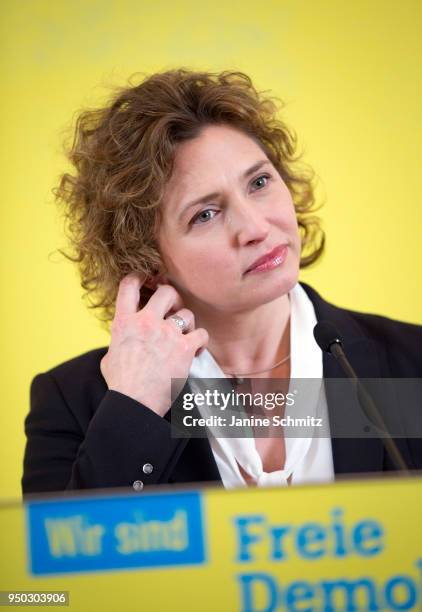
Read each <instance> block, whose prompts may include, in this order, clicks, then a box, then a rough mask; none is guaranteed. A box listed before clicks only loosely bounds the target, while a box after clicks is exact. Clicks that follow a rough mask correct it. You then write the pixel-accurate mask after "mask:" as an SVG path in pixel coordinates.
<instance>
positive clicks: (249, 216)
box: [230, 202, 270, 246]
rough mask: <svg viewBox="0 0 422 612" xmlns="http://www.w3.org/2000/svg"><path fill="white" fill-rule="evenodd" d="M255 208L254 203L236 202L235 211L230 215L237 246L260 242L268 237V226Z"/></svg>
mask: <svg viewBox="0 0 422 612" xmlns="http://www.w3.org/2000/svg"><path fill="white" fill-rule="evenodd" d="M257 206H259V205H258V204H256V203H244V202H243V203H240V202H238V205H237V206H236V210H233V212H232V213H231V215H230V216H231V226H232V231H233V234H234V236H235V238H236V240H237V242H238V244H239V246H244V245H246V244H249V243H251V242H261V241H262V240H265V239H266V238H267V236H268V233H269V231H270V224H269V223H268V221H267V219H266V218H265V216H264V214H263V212H262V211H259V210H257Z"/></svg>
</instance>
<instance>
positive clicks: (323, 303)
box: [300, 282, 422, 338]
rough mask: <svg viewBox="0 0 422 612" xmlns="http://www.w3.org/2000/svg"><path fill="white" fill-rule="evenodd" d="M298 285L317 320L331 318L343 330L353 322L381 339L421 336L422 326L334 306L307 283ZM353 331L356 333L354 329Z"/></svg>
mask: <svg viewBox="0 0 422 612" xmlns="http://www.w3.org/2000/svg"><path fill="white" fill-rule="evenodd" d="M300 284H301V286H302V287H303V289H305V291H306V293H307V295H308V297H309V298H310V300H311V302H312V303H313V306H314V308H315V313H316V315H317V319H318V320H322V319H324V318H325V317H326V318H328V319H330V317H331V318H334V319H335V320H336V321H337V322H343V327H345V328H347V325H348V324H349V325H350V326H352V322H354V323H355V324H357V325H358V326H359V327H360V328H361V329H365V330H366V331H367V332H371V334H374V335H377V334H381V335H382V336H383V337H384V334H385V333H388V334H392V335H393V336H394V335H396V336H401V335H402V334H405V335H406V336H408V337H409V338H412V337H414V336H415V335H416V336H418V337H421V336H422V325H418V324H416V323H408V322H405V321H400V320H398V319H392V318H390V317H386V316H383V315H378V314H375V313H369V312H361V311H357V310H353V309H350V308H342V307H340V306H336V305H335V304H333V303H331V302H328V301H327V300H325V299H324V298H322V297H321V295H320V294H319V293H318V292H317V291H316V290H315V289H314V288H313V287H311V286H310V285H308V284H307V283H303V282H301V283H300ZM351 329H353V327H351ZM355 330H356V331H357V328H356V327H355ZM347 331H348V332H350V330H349V329H347Z"/></svg>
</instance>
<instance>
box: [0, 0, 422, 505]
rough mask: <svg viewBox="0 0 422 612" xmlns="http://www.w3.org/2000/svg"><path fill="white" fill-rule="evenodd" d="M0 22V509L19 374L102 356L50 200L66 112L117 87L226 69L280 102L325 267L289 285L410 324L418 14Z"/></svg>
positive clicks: (17, 5)
mask: <svg viewBox="0 0 422 612" xmlns="http://www.w3.org/2000/svg"><path fill="white" fill-rule="evenodd" d="M0 17H1V19H0V22H1V26H0V28H1V29H0V47H1V48H0V51H1V53H0V58H1V62H2V88H3V91H2V97H1V115H0V116H1V130H2V141H1V143H2V158H1V169H2V200H1V219H0V221H1V224H0V227H1V230H0V231H1V236H0V238H1V240H0V249H1V264H2V268H1V288H2V299H1V309H2V310H1V321H2V329H1V334H2V351H1V359H2V362H1V381H0V383H1V397H2V405H1V415H2V416H1V423H0V425H1V431H2V443H1V445H0V452H1V454H0V464H1V466H2V469H1V482H0V495H1V496H7V497H14V496H17V495H19V493H20V483H19V479H20V476H21V460H22V454H23V447H24V436H23V431H22V428H23V419H24V416H25V414H26V412H27V409H28V389H29V383H30V380H31V379H32V377H33V376H34V374H35V373H37V372H39V371H43V370H46V369H48V368H50V367H52V366H53V365H55V364H57V363H58V362H60V361H64V360H66V359H68V358H70V357H72V356H74V355H77V354H79V353H81V352H84V351H86V350H89V349H91V348H94V347H97V346H101V345H105V344H106V343H107V335H106V333H105V332H104V331H102V330H101V328H100V326H99V324H98V322H97V320H96V319H95V317H94V316H93V315H92V314H91V313H90V312H89V311H87V310H86V308H85V306H84V305H83V303H82V301H81V289H80V287H79V283H78V278H77V276H76V272H75V270H74V269H73V268H72V266H71V264H70V263H67V262H65V261H63V260H62V258H61V257H60V256H59V255H57V254H54V253H55V250H56V249H57V248H58V247H61V246H63V245H64V238H63V235H62V229H61V222H60V219H59V217H58V214H57V212H56V210H55V207H54V204H53V200H52V196H51V189H52V187H53V186H54V185H55V184H56V183H57V178H58V176H59V174H60V173H61V172H62V171H63V170H64V168H65V163H64V159H63V156H62V151H61V141H62V135H63V130H64V129H65V127H66V126H67V125H68V124H69V122H70V120H71V118H72V116H73V115H74V113H75V111H76V110H77V109H78V108H80V107H82V106H87V105H94V104H98V103H101V102H102V101H104V100H105V99H106V97H107V92H108V90H107V88H106V87H105V86H109V85H113V84H117V85H120V84H123V83H124V82H125V81H126V79H127V77H128V76H129V75H130V74H132V73H133V72H137V71H144V72H153V71H156V70H162V69H166V68H172V67H178V66H185V67H191V68H198V69H212V70H220V69H227V68H234V69H240V70H243V71H245V72H247V73H249V74H250V75H251V76H252V78H253V80H254V81H255V83H256V85H257V86H258V87H259V88H261V89H271V90H272V91H273V93H274V94H275V95H278V96H280V97H281V98H283V99H284V100H285V101H286V102H287V103H288V106H287V108H286V110H285V115H284V116H285V118H286V120H287V122H288V123H290V124H291V125H292V126H293V127H294V128H295V129H296V131H297V132H298V135H299V139H300V143H301V145H302V147H303V149H304V151H305V157H304V159H305V161H306V162H308V163H309V164H310V165H311V166H313V167H314V168H315V170H316V172H317V174H318V176H319V177H320V186H319V191H318V193H319V196H320V199H324V200H325V201H326V205H325V207H324V208H323V209H322V211H321V214H322V216H323V219H324V222H325V229H326V231H327V235H328V243H327V251H326V255H325V256H324V258H323V260H322V261H321V263H320V264H318V265H317V266H316V267H315V268H314V269H312V270H309V271H307V272H306V273H303V274H302V279H303V280H306V281H308V282H310V283H311V284H312V285H314V286H315V287H316V288H317V290H319V291H320V293H321V294H322V296H323V297H325V298H326V299H328V300H332V301H333V302H335V303H336V304H337V305H339V306H344V307H349V308H353V309H356V310H362V311H367V312H376V313H379V314H384V315H387V316H391V317H394V318H399V319H402V320H406V321H414V322H419V323H422V308H421V306H422V287H421V282H420V269H421V238H420V228H421V225H422V224H421V220H422V206H421V193H422V189H421V187H422V171H421V168H420V164H421V159H422V155H421V153H422V139H421V123H422V118H421V117H422V115H421V111H420V109H421V100H422V95H421V93H422V71H421V57H422V39H421V36H420V32H421V21H422V4H421V2H420V1H419V0H400V2H397V1H390V0H366V1H364V0H357V1H354V2H348V1H347V0H312V2H311V1H310V0H267V1H266V2H258V3H257V2H255V1H254V0H242V1H240V0H236V1H232V2H227V1H224V2H223V1H221V0H217V1H215V2H197V1H193V0H183V1H178V0H175V1H174V2H170V1H169V0H167V1H164V0H155V1H154V2H139V0H108V1H107V0H73V1H70V0H66V1H65V0H55V1H54V2H52V1H51V0H44V1H43V0H26V1H25V2H16V1H15V0H3V2H2V5H1V15H0ZM75 384H77V381H75Z"/></svg>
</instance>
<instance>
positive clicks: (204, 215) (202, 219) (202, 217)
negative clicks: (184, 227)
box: [191, 208, 217, 225]
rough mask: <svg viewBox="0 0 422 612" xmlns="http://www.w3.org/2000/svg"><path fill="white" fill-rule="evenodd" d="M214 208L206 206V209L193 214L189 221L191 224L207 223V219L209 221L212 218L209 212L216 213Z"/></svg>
mask: <svg viewBox="0 0 422 612" xmlns="http://www.w3.org/2000/svg"><path fill="white" fill-rule="evenodd" d="M216 212H217V211H216V210H212V209H211V208H207V209H206V210H202V211H201V212H200V213H199V214H197V215H195V217H194V218H193V219H192V221H191V223H192V225H195V224H198V223H199V224H204V223H207V221H210V220H211V219H213V218H214V215H213V216H210V213H216Z"/></svg>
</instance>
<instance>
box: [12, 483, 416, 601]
mask: <svg viewBox="0 0 422 612" xmlns="http://www.w3.org/2000/svg"><path fill="white" fill-rule="evenodd" d="M174 492H175V490H174V491H172V492H171V494H172V493H174ZM165 499H166V498H165V497H163V498H162V502H161V503H164V504H165V503H166V501H165ZM99 503H102V504H103V514H104V516H107V501H106V500H102V501H100V502H99ZM140 503H142V499H140ZM421 504H422V480H421V478H420V477H419V478H416V477H415V478H413V479H407V478H397V479H395V480H393V479H391V478H390V479H385V480H384V479H380V480H366V481H354V482H350V483H347V482H342V483H339V482H337V483H333V484H326V485H320V486H298V487H295V488H293V489H292V490H287V489H276V488H274V489H253V488H250V489H247V490H236V491H224V490H222V489H207V490H205V491H204V493H203V516H204V533H205V541H206V549H207V555H208V562H207V563H205V564H204V565H201V566H185V567H169V568H162V569H158V568H148V569H144V570H138V569H128V570H126V571H125V570H123V571H122V570H120V571H99V572H90V573H81V574H79V575H78V574H64V575H57V576H47V577H45V576H41V577H33V576H30V575H29V572H28V570H27V568H28V567H29V566H28V558H27V554H26V538H25V531H24V529H25V524H24V512H23V510H22V507H21V506H18V505H12V504H11V505H9V506H3V507H2V505H1V504H0V545H1V548H2V550H7V551H8V553H7V556H6V555H2V557H1V558H0V589H1V590H8V591H9V590H13V589H16V590H22V591H30V590H37V591H42V590H54V591H60V590H67V591H69V592H70V608H69V609H71V610H72V611H75V612H76V611H81V612H85V611H86V610H101V611H104V612H106V611H108V610H110V611H113V612H114V611H115V610H120V609H123V610H125V611H128V612H129V611H132V610H133V611H138V610H147V611H148V612H161V611H162V610H175V611H176V612H179V611H180V612H181V611H183V612H185V611H186V612H187V611H192V612H197V611H198V610H203V611H204V612H215V611H216V610H222V611H224V612H235V611H236V610H240V602H241V598H240V588H239V585H238V583H237V579H236V576H237V575H238V574H242V573H245V574H246V573H249V572H265V573H268V574H270V575H271V576H272V577H274V580H275V581H276V583H277V584H279V585H280V586H281V587H282V588H283V590H285V588H286V587H287V586H288V585H289V584H290V583H291V582H293V581H295V580H304V581H308V582H310V583H311V584H312V585H314V586H316V585H318V583H319V582H320V581H321V580H323V579H327V580H333V579H334V580H335V579H340V578H347V579H348V580H351V581H354V580H357V579H358V578H363V577H369V578H370V579H371V580H372V581H373V582H374V583H375V585H376V588H377V590H380V591H383V590H384V586H385V583H386V582H387V581H388V580H390V579H391V578H392V577H393V576H395V575H398V574H399V575H406V576H409V577H411V578H412V580H413V581H414V583H416V585H418V587H419V591H420V582H419V578H420V571H419V570H418V569H417V566H416V563H415V562H416V561H417V560H418V559H421V558H422V550H421V542H422V525H421V521H420V508H421ZM334 508H341V509H342V510H343V521H342V523H343V524H344V526H345V534H346V535H345V543H346V549H347V550H348V553H349V554H347V555H346V556H345V557H343V558H334V557H333V556H332V555H330V554H327V555H324V556H323V557H321V558H320V559H317V560H312V561H310V560H303V559H302V558H300V557H299V555H298V553H297V551H295V549H294V546H293V540H292V539H291V538H290V536H287V537H286V540H285V541H286V542H288V544H287V545H286V546H285V551H286V554H287V555H288V558H287V559H286V560H284V561H271V560H270V559H269V550H270V546H269V543H270V542H269V538H265V539H264V540H263V541H262V542H259V543H258V544H254V545H252V546H251V547H250V552H251V553H252V555H253V557H254V558H253V560H251V561H250V562H247V563H239V562H238V561H237V557H236V555H237V552H238V551H237V542H238V539H237V533H236V530H235V528H234V520H235V519H236V518H238V517H239V516H243V515H254V514H259V515H263V516H264V518H265V521H266V523H268V524H269V525H271V526H272V527H274V526H276V525H291V526H292V527H295V528H299V527H301V526H303V525H304V524H305V523H306V522H309V521H311V522H316V523H320V524H321V525H322V526H323V528H324V529H328V528H329V525H330V513H331V511H332V510H333V509H334ZM88 514H89V513H88ZM366 519H371V520H375V521H376V522H377V523H378V524H379V525H380V526H381V528H382V530H383V534H384V535H383V536H382V538H380V542H382V545H383V549H382V550H381V552H379V554H376V555H373V556H368V557H363V556H361V555H358V554H356V553H355V552H353V550H352V547H351V546H350V538H351V529H352V528H353V527H355V525H356V524H357V523H358V522H359V521H361V520H366ZM251 531H254V530H253V528H252V529H251ZM330 537H331V536H330V535H328V536H327V542H329V541H330ZM377 542H378V541H377ZM327 549H328V550H329V549H330V546H329V544H327ZM163 585H164V588H163ZM317 590H318V589H317V588H316V591H317ZM258 592H259V590H258ZM398 596H399V594H397V597H398ZM421 596H422V594H421V592H419V593H418V604H419V605H418V606H417V607H414V608H412V609H418V610H420V598H421ZM261 597H262V595H261ZM257 599H258V604H259V609H263V605H264V602H265V600H264V601H260V600H259V595H258V597H257ZM341 601H344V600H340V601H337V600H336V604H337V605H336V609H337V610H338V611H339V612H340V611H341V612H344V609H345V608H344V606H342V605H341ZM358 602H359V600H358ZM378 602H379V603H381V601H380V600H378ZM312 603H313V604H314V609H315V610H321V607H320V606H317V604H320V603H321V600H320V596H317V595H316V596H315V599H313V600H312ZM298 605H299V604H298ZM302 605H303V607H306V606H305V605H304V604H302ZM44 609H47V608H46V607H44ZM67 609H68V608H63V610H67ZM281 609H285V608H284V607H283V608H277V610H281ZM298 609H299V608H298ZM365 609H366V607H364V606H363V605H361V606H359V610H365ZM381 609H385V608H384V607H382V608H380V610H381ZM389 609H390V608H389Z"/></svg>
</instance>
